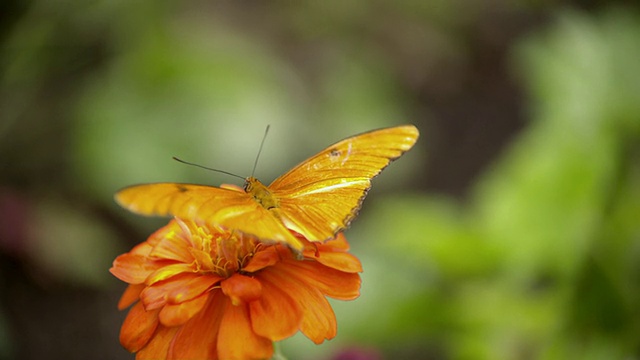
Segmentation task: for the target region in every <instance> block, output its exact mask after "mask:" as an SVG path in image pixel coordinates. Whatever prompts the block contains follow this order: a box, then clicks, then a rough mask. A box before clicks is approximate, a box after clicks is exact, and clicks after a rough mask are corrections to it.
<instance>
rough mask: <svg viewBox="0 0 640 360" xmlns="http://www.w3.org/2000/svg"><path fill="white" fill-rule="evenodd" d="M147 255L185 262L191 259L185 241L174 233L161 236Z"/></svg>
mask: <svg viewBox="0 0 640 360" xmlns="http://www.w3.org/2000/svg"><path fill="white" fill-rule="evenodd" d="M149 256H151V257H154V258H158V259H167V260H174V261H177V262H181V263H187V264H188V263H190V262H192V261H193V257H192V256H191V254H190V253H189V247H188V244H187V242H186V241H185V240H184V239H183V238H182V237H180V236H178V235H176V234H175V233H171V234H168V235H167V236H166V237H164V238H162V239H161V240H160V241H159V242H158V244H157V245H156V246H155V247H154V248H153V250H152V251H151V252H150V253H149Z"/></svg>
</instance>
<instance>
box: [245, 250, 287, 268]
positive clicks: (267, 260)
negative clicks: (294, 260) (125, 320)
mask: <svg viewBox="0 0 640 360" xmlns="http://www.w3.org/2000/svg"><path fill="white" fill-rule="evenodd" d="M278 261H280V255H279V254H278V252H277V251H276V248H275V247H273V246H270V247H268V248H266V249H264V250H261V251H258V252H257V253H256V254H255V255H254V256H253V257H252V258H251V260H249V263H248V264H247V265H246V266H245V267H243V268H242V270H243V271H246V272H256V271H258V270H261V269H264V268H266V267H268V266H272V265H274V264H275V263H277V262H278Z"/></svg>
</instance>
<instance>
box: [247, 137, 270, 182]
mask: <svg viewBox="0 0 640 360" xmlns="http://www.w3.org/2000/svg"><path fill="white" fill-rule="evenodd" d="M270 126H271V125H267V128H266V129H264V136H263V137H262V142H261V143H260V149H258V155H256V162H255V163H253V170H252V171H251V176H252V177H253V174H254V173H255V172H256V167H257V166H258V159H260V153H262V146H263V145H264V140H265V139H266V138H267V134H268V133H269V127H270Z"/></svg>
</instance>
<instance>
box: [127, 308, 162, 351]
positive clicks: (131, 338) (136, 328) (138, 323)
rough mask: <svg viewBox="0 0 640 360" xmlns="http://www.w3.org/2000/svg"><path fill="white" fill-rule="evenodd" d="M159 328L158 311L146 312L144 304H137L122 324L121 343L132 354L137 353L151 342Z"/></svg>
mask: <svg viewBox="0 0 640 360" xmlns="http://www.w3.org/2000/svg"><path fill="white" fill-rule="evenodd" d="M157 326H158V311H146V310H145V309H144V307H143V306H142V303H137V304H136V305H135V306H134V307H132V308H131V310H129V314H127V318H126V319H124V323H122V327H121V328H120V343H121V344H122V346H123V347H124V348H125V349H127V350H129V351H130V352H137V351H139V350H140V349H142V348H143V347H144V346H145V345H146V344H147V343H148V342H149V339H151V337H152V336H153V334H154V332H155V331H156V327H157Z"/></svg>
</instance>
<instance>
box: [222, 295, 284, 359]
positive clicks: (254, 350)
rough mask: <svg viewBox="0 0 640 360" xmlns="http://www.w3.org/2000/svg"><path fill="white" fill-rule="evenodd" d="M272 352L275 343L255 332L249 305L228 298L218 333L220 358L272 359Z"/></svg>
mask: <svg viewBox="0 0 640 360" xmlns="http://www.w3.org/2000/svg"><path fill="white" fill-rule="evenodd" d="M272 354H273V343H272V342H271V341H270V340H269V339H267V338H264V337H261V336H259V335H257V334H256V333H255V332H253V329H252V328H251V320H250V318H249V309H248V308H247V306H246V305H241V306H234V305H233V304H232V303H231V301H229V300H226V307H225V309H224V315H223V316H222V321H221V323H220V334H219V335H218V356H219V357H220V359H270V358H271V355H272Z"/></svg>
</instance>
